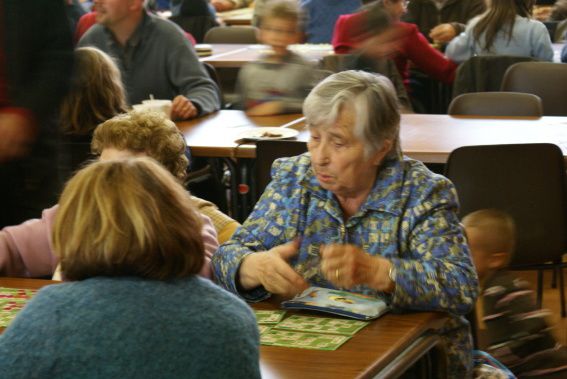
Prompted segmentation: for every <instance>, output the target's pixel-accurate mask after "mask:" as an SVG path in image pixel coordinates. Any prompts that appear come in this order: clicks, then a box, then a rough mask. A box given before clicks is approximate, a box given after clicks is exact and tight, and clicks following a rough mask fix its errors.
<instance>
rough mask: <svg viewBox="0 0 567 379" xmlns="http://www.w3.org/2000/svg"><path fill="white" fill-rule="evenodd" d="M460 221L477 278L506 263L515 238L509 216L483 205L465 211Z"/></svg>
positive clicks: (481, 277)
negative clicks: (465, 213) (484, 207)
mask: <svg viewBox="0 0 567 379" xmlns="http://www.w3.org/2000/svg"><path fill="white" fill-rule="evenodd" d="M463 225H464V226H465V231H466V234H467V239H468V243H469V247H470V249H471V253H472V258H473V262H474V265H475V267H476V270H477V273H478V276H479V278H480V279H483V278H485V277H486V276H487V274H489V273H491V272H493V271H496V270H499V269H502V268H505V267H506V266H507V265H508V263H509V262H510V258H511V257H512V254H513V252H514V246H515V242H516V228H515V225H514V220H513V219H512V217H510V216H509V215H508V214H506V213H505V212H502V211H499V210H495V209H483V210H480V211H476V212H473V213H470V214H469V215H467V216H466V217H465V218H464V219H463Z"/></svg>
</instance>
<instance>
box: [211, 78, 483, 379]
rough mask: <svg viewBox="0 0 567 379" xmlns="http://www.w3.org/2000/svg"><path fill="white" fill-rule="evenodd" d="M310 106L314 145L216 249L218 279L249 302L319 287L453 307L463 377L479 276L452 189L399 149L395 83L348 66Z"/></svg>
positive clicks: (454, 362)
mask: <svg viewBox="0 0 567 379" xmlns="http://www.w3.org/2000/svg"><path fill="white" fill-rule="evenodd" d="M303 111H304V114H305V118H306V122H307V126H308V128H309V131H310V133H311V138H310V140H309V143H308V149H309V152H308V153H306V154H303V155H300V156H297V157H292V158H285V159H279V160H277V161H276V162H275V163H274V165H273V168H272V177H273V180H272V182H271V183H270V185H269V186H268V187H267V188H266V191H265V192H264V194H263V195H262V197H261V198H260V200H259V201H258V203H257V204H256V206H255V208H254V211H253V212H252V213H251V214H250V216H249V217H248V219H247V220H246V222H245V223H244V224H243V225H242V227H241V228H239V229H238V230H237V231H236V233H235V234H234V235H233V237H232V239H231V240H230V241H228V242H227V243H225V244H224V245H222V246H221V247H220V249H219V250H218V251H217V252H216V253H215V255H214V256H213V259H212V261H213V270H214V272H215V277H216V280H217V281H218V282H219V283H220V284H221V285H222V286H223V287H225V288H227V289H228V290H230V291H232V292H234V293H236V294H239V295H240V296H242V297H244V298H245V299H247V300H248V301H260V300H263V299H266V298H268V297H269V296H271V295H272V294H274V295H282V296H293V295H295V294H298V293H300V292H301V291H302V290H304V289H306V288H307V287H308V286H309V285H316V286H322V287H330V288H343V289H349V290H351V291H353V292H359V293H363V294H367V295H372V296H377V297H386V298H387V300H388V301H389V302H390V304H391V305H392V307H393V308H394V309H399V310H422V311H444V312H448V313H450V314H451V315H452V316H451V321H450V322H449V324H448V325H447V327H446V330H445V331H444V336H445V337H447V341H448V347H449V349H448V351H449V358H450V362H449V363H450V368H451V376H453V375H455V376H456V375H459V376H462V375H463V374H464V375H466V374H467V373H469V372H470V369H471V367H472V358H471V342H470V332H469V329H468V324H467V322H466V321H465V320H464V318H463V317H462V316H460V315H463V314H465V313H467V312H469V311H470V310H471V309H472V308H473V305H474V303H475V300H476V297H477V286H478V280H477V276H476V273H475V270H474V267H473V264H472V263H471V259H470V254H469V250H468V247H467V244H466V241H465V237H464V234H463V230H462V228H461V226H460V225H459V220H458V217H457V207H458V204H457V196H456V192H455V189H454V187H453V185H452V184H451V183H450V182H449V180H447V179H446V178H444V177H443V176H440V175H436V174H434V173H432V172H430V171H429V170H428V169H427V168H426V167H425V166H424V165H423V164H422V163H421V162H418V161H415V160H412V159H409V158H407V157H403V156H402V154H401V151H400V141H399V128H400V113H399V110H398V103H397V100H396V94H395V91H394V89H393V87H392V84H391V83H390V81H389V80H388V79H387V78H386V77H383V76H379V75H375V74H371V73H366V72H361V71H343V72H340V73H337V74H334V75H332V76H330V77H328V78H327V79H325V80H324V81H322V82H321V83H319V85H317V86H316V87H315V88H314V89H313V90H312V92H311V93H310V94H309V96H308V97H307V99H306V100H305V103H304V106H303ZM314 263H315V264H316V265H317V267H318V270H317V273H316V274H315V275H314V276H312V275H306V271H307V269H308V268H309V267H313V265H314Z"/></svg>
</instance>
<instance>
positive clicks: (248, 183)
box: [177, 110, 302, 222]
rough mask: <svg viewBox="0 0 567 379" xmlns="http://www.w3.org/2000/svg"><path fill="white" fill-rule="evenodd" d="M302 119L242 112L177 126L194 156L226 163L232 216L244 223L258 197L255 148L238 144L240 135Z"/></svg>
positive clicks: (202, 118) (185, 122) (213, 115)
mask: <svg viewBox="0 0 567 379" xmlns="http://www.w3.org/2000/svg"><path fill="white" fill-rule="evenodd" d="M301 117H302V115H300V114H291V115H276V116H262V117H248V116H246V114H245V113H244V112H242V111H235V110H223V111H220V112H216V113H213V114H211V115H208V116H205V117H201V118H199V119H194V120H190V121H181V122H178V123H177V127H178V128H179V129H180V130H181V132H183V134H184V135H185V139H186V141H187V144H188V145H189V146H190V147H191V153H192V154H193V155H194V156H196V157H208V158H222V159H223V160H224V162H225V163H226V165H227V166H228V168H229V170H230V172H231V175H230V198H231V202H230V204H231V206H230V209H231V216H232V217H234V218H235V219H237V220H238V221H241V222H242V221H244V220H245V219H246V217H247V216H248V213H249V212H250V208H251V207H252V206H253V204H252V203H251V201H254V199H255V197H256V196H255V193H254V191H253V190H252V188H253V187H254V186H253V183H254V177H253V176H252V166H253V163H254V162H253V160H252V159H253V158H255V157H256V145H254V144H253V143H244V141H239V135H241V134H242V133H243V132H245V131H246V130H249V129H252V128H256V127H260V126H280V125H284V124H287V123H290V122H294V120H297V119H299V118H301ZM239 146H242V148H239ZM246 158H252V159H246Z"/></svg>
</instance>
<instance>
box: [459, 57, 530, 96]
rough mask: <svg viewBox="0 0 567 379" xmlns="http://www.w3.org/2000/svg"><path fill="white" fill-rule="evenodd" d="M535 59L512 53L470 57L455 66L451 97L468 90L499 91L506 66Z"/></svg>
mask: <svg viewBox="0 0 567 379" xmlns="http://www.w3.org/2000/svg"><path fill="white" fill-rule="evenodd" d="M535 60H536V59H535V58H531V57H517V56H512V55H487V56H474V57H471V58H469V59H468V60H467V61H465V62H463V63H461V64H460V65H459V67H458V68H457V73H456V76H455V81H454V83H453V98H455V97H457V96H458V95H460V94H463V93H469V92H489V91H500V84H501V83H502V78H503V77H504V73H505V72H506V70H507V69H508V67H510V66H511V65H513V64H514V63H517V62H531V61H535ZM519 92H522V91H519Z"/></svg>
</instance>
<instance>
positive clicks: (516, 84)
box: [501, 62, 567, 116]
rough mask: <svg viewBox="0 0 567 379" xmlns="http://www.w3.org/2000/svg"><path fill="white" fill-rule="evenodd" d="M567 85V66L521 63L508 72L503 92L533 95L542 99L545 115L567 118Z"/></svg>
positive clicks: (503, 83)
mask: <svg viewBox="0 0 567 379" xmlns="http://www.w3.org/2000/svg"><path fill="white" fill-rule="evenodd" d="M566 83H567V65H566V64H563V63H551V62H521V63H516V64H514V65H512V66H510V68H508V70H506V74H505V75H504V79H503V80H502V89H501V90H502V91H512V92H525V93H532V94H534V95H537V96H539V97H540V98H541V102H542V104H543V114H544V115H546V116H567V84H566Z"/></svg>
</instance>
